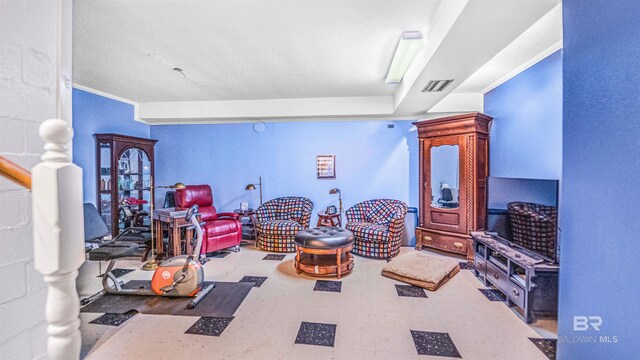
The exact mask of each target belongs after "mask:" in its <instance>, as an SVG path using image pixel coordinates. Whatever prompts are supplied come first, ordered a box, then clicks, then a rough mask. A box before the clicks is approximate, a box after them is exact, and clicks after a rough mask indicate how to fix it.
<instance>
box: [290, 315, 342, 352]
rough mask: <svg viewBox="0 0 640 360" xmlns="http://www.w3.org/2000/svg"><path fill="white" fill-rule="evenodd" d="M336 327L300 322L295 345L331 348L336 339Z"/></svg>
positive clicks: (333, 325)
mask: <svg viewBox="0 0 640 360" xmlns="http://www.w3.org/2000/svg"><path fill="white" fill-rule="evenodd" d="M336 327H337V326H336V325H335V324H322V323H310V322H304V321H303V322H302V324H300V330H298V336H296V341H295V343H296V344H305V345H318V346H329V347H333V344H334V342H335V339H336Z"/></svg>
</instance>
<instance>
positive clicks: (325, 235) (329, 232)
mask: <svg viewBox="0 0 640 360" xmlns="http://www.w3.org/2000/svg"><path fill="white" fill-rule="evenodd" d="M295 241H296V244H298V245H300V246H303V247H306V248H313V249H337V248H341V247H345V246H348V245H351V244H353V233H352V232H351V231H349V230H347V229H343V228H339V227H326V226H325V227H316V228H312V229H305V230H302V231H300V232H299V233H297V234H296V237H295Z"/></svg>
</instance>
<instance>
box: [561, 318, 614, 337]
mask: <svg viewBox="0 0 640 360" xmlns="http://www.w3.org/2000/svg"><path fill="white" fill-rule="evenodd" d="M602 322H603V321H602V317H601V316H595V315H589V316H584V315H577V316H574V317H573V331H574V332H583V331H589V330H593V331H597V332H600V331H601V328H602ZM558 342H562V343H570V344H584V343H589V344H615V343H617V342H618V337H617V336H613V335H598V336H593V335H591V336H560V337H558Z"/></svg>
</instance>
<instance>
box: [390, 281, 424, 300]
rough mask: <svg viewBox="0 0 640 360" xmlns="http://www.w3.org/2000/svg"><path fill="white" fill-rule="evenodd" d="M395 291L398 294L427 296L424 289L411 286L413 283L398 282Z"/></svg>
mask: <svg viewBox="0 0 640 360" xmlns="http://www.w3.org/2000/svg"><path fill="white" fill-rule="evenodd" d="M396 292H397V293H398V296H405V297H421V298H426V297H427V293H426V292H425V290H424V289H423V288H419V287H417V286H413V285H398V284H396Z"/></svg>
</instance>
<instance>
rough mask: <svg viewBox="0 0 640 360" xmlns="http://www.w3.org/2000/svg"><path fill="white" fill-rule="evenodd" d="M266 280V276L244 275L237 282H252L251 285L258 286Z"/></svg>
mask: <svg viewBox="0 0 640 360" xmlns="http://www.w3.org/2000/svg"><path fill="white" fill-rule="evenodd" d="M265 280H267V277H266V276H244V277H242V279H240V281H239V282H252V283H253V287H260V286H262V284H263V283H264V282H265Z"/></svg>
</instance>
